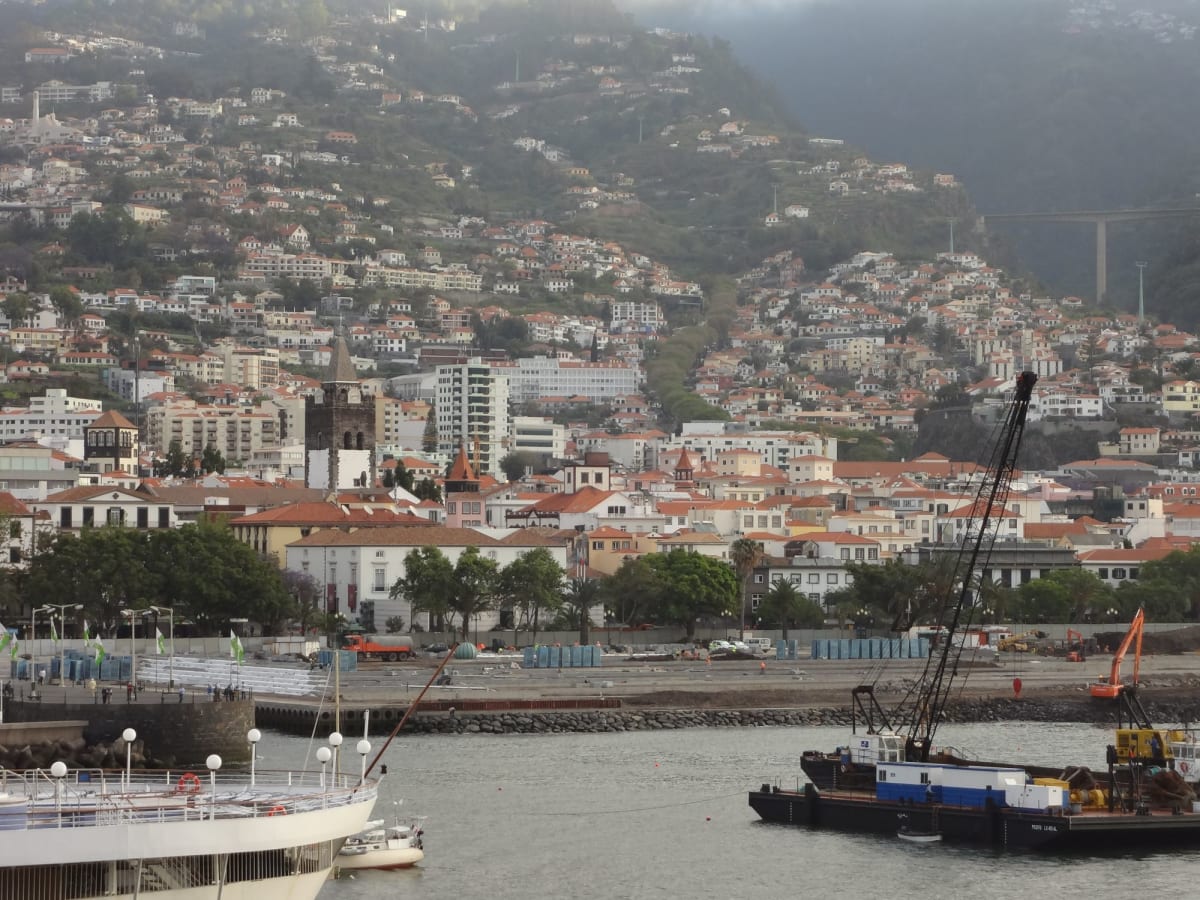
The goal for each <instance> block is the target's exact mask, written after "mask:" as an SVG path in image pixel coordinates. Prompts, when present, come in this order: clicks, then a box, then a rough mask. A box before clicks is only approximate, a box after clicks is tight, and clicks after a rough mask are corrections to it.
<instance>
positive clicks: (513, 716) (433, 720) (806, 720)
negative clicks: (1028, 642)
mask: <svg viewBox="0 0 1200 900" xmlns="http://www.w3.org/2000/svg"><path fill="white" fill-rule="evenodd" d="M1146 706H1147V711H1148V712H1149V714H1150V717H1151V721H1153V722H1155V723H1160V722H1161V723H1171V722H1181V721H1183V722H1187V721H1192V722H1194V721H1197V720H1200V700H1188V701H1186V702H1181V703H1148V704H1146ZM945 721H946V722H954V723H971V722H1085V723H1091V724H1105V725H1111V724H1113V722H1114V721H1115V711H1114V708H1113V707H1112V706H1111V705H1107V704H1104V705H1099V704H1096V703H1092V702H1090V701H1088V700H1055V701H1037V700H1015V699H988V700H968V701H963V702H960V703H956V704H953V705H951V706H950V707H948V708H947V710H946V715H945ZM772 726H810V727H818V726H842V727H846V728H848V727H849V726H850V710H849V709H848V708H844V707H839V708H826V709H618V710H612V709H607V710H562V711H554V712H526V711H513V712H495V713H475V712H472V713H460V712H457V711H448V712H439V713H423V714H417V715H415V716H413V718H412V719H410V720H409V722H408V723H407V725H406V726H405V729H404V730H405V731H406V732H412V733H418V734H565V733H573V732H591V733H603V732H613V733H616V732H624V731H661V730H669V729H675V728H745V727H772Z"/></svg>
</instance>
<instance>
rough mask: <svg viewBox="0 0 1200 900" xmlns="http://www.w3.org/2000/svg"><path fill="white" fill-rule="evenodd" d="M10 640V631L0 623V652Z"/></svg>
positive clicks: (11, 638) (11, 637)
mask: <svg viewBox="0 0 1200 900" xmlns="http://www.w3.org/2000/svg"><path fill="white" fill-rule="evenodd" d="M12 640H13V636H12V633H11V632H10V631H9V630H8V629H7V628H5V627H4V626H3V625H0V652H2V651H3V650H4V648H5V647H7V646H8V645H9V644H10V643H11V642H12Z"/></svg>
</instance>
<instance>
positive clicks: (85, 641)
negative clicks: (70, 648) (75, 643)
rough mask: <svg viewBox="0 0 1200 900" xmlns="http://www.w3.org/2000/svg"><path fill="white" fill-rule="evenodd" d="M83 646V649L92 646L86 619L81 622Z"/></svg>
mask: <svg viewBox="0 0 1200 900" xmlns="http://www.w3.org/2000/svg"><path fill="white" fill-rule="evenodd" d="M83 646H84V647H90V646H92V635H91V633H90V632H89V631H88V623H87V619H84V620H83Z"/></svg>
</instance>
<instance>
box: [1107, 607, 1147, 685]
mask: <svg viewBox="0 0 1200 900" xmlns="http://www.w3.org/2000/svg"><path fill="white" fill-rule="evenodd" d="M1145 620H1146V613H1145V611H1144V610H1140V609H1139V610H1138V611H1137V613H1135V614H1134V617H1133V621H1132V622H1131V623H1130V625H1129V631H1128V632H1127V633H1126V635H1125V639H1124V640H1122V641H1121V646H1119V647H1118V648H1117V652H1116V654H1115V655H1114V656H1113V661H1112V672H1111V673H1110V674H1109V676H1108V683H1109V684H1111V685H1119V684H1120V683H1121V663H1122V662H1124V661H1125V654H1126V653H1127V652H1128V651H1129V645H1130V644H1132V643H1133V641H1134V638H1137V649H1136V650H1135V651H1134V658H1133V683H1134V684H1137V680H1138V670H1139V669H1140V668H1141V665H1142V624H1143V623H1144V622H1145Z"/></svg>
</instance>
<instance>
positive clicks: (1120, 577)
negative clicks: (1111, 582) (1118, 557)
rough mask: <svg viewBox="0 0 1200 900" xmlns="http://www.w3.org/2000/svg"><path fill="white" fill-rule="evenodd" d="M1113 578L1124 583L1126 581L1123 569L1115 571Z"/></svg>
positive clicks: (1113, 571)
mask: <svg viewBox="0 0 1200 900" xmlns="http://www.w3.org/2000/svg"><path fill="white" fill-rule="evenodd" d="M1112 577H1113V578H1115V579H1118V580H1120V581H1124V580H1125V570H1124V569H1123V568H1119V567H1118V568H1116V569H1113V570H1112Z"/></svg>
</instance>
